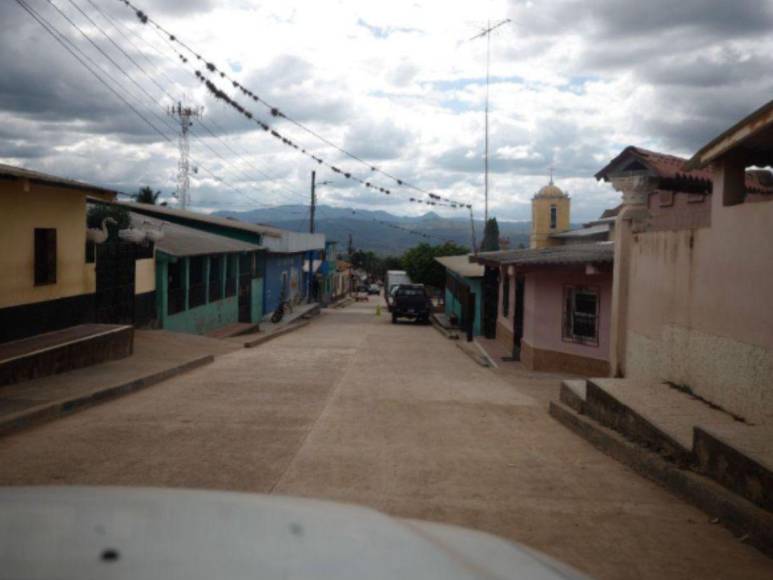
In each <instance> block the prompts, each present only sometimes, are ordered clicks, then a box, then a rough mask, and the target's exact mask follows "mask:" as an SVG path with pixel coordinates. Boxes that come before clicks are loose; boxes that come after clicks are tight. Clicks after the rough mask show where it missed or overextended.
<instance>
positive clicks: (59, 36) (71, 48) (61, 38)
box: [16, 0, 264, 205]
mask: <svg viewBox="0 0 773 580" xmlns="http://www.w3.org/2000/svg"><path fill="white" fill-rule="evenodd" d="M16 1H17V3H18V4H19V5H20V6H22V8H24V9H25V10H26V11H27V12H28V13H29V14H30V15H31V16H33V18H35V20H36V21H37V22H38V23H39V24H41V26H43V27H44V29H45V30H46V31H47V32H48V33H49V34H51V35H52V36H53V37H54V38H55V39H56V40H57V41H58V42H59V43H60V44H62V46H64V47H65V48H66V49H67V50H68V52H70V54H72V55H73V56H74V57H75V58H76V59H77V60H78V61H79V62H80V63H81V65H83V66H84V67H85V68H86V69H87V70H88V71H89V72H90V73H91V74H92V75H94V76H95V77H96V78H97V79H98V80H99V81H100V82H101V83H102V84H103V85H105V86H106V87H107V88H108V89H109V90H110V91H111V92H112V93H113V94H114V95H116V96H117V97H118V98H119V99H120V100H121V101H122V102H123V103H124V104H126V105H127V106H128V107H129V108H130V109H131V110H132V111H133V112H134V113H135V114H137V115H138V116H139V117H140V118H141V119H142V120H143V121H144V122H146V123H147V124H149V125H150V126H151V127H152V128H153V129H154V131H155V132H156V133H158V134H159V135H160V136H161V137H162V138H163V139H164V140H165V141H167V142H172V141H173V139H172V138H170V137H169V136H168V135H166V134H165V133H164V132H163V131H162V130H160V129H159V128H158V127H157V126H156V125H154V124H153V123H152V122H151V121H149V120H148V119H147V118H146V117H145V116H144V115H142V114H141V113H140V112H139V110H138V109H137V108H135V107H134V106H133V105H132V104H131V103H130V102H129V101H128V100H127V99H126V98H125V97H124V96H123V95H121V94H120V93H119V92H118V91H116V90H115V89H114V87H113V86H112V85H110V84H109V83H107V81H105V80H104V79H103V78H102V76H101V75H100V74H99V73H98V72H96V71H95V70H94V69H99V70H101V69H100V67H99V66H98V65H97V63H96V62H95V61H94V60H93V59H92V58H91V57H89V56H88V55H87V54H86V53H84V52H83V51H82V50H81V49H79V48H77V47H76V46H75V45H74V44H73V43H72V41H71V40H69V39H68V38H67V37H66V36H65V35H64V34H63V33H62V32H61V31H59V29H58V28H57V27H56V26H55V25H53V24H52V23H51V22H50V21H49V20H47V19H46V18H45V17H44V16H42V15H41V14H40V13H38V12H37V11H35V10H34V9H32V8H31V7H30V6H29V5H27V4H26V2H25V0H16ZM47 1H48V3H49V4H51V6H53V7H54V8H55V9H56V11H57V12H58V13H59V14H60V15H61V16H62V17H63V18H65V20H67V21H68V22H69V24H70V25H71V26H72V27H73V28H75V29H76V30H77V31H78V32H79V33H80V34H81V35H82V36H83V37H84V38H86V40H88V42H89V43H90V44H91V45H92V46H93V47H94V48H95V49H96V50H97V51H98V52H99V53H100V54H102V55H103V56H104V57H105V58H106V59H107V60H108V61H109V62H110V63H111V64H113V66H115V67H116V68H118V69H119V71H120V72H121V73H122V74H123V75H124V76H126V77H127V78H129V80H130V81H132V83H133V84H134V85H135V86H137V87H138V88H139V89H140V90H141V91H142V92H143V93H144V94H145V95H146V96H147V97H148V98H149V99H150V100H151V102H152V103H153V104H154V105H157V104H159V103H157V102H156V100H155V98H154V97H153V95H151V94H150V93H149V92H148V91H147V90H145V89H144V87H142V86H141V85H139V83H137V82H136V81H135V80H134V79H132V78H131V77H130V76H129V75H128V73H126V71H124V70H123V68H122V67H121V66H120V65H119V64H118V63H117V62H116V61H115V60H113V59H112V58H111V57H110V56H109V55H107V54H106V53H105V51H104V50H102V49H101V47H99V46H98V45H97V44H96V43H95V42H94V41H93V40H92V39H91V38H90V37H89V36H88V35H87V34H86V33H85V32H84V31H83V30H82V29H81V28H80V27H79V26H78V25H77V24H76V23H75V22H74V21H73V20H72V19H71V18H69V17H68V16H67V15H66V14H64V13H63V12H62V11H61V10H60V9H59V7H58V6H56V4H54V3H53V2H52V1H51V0H47ZM102 32H103V34H106V33H104V31H102ZM76 52H77V53H80V55H81V56H79V55H78V54H76ZM81 57H82V58H81ZM84 59H85V60H86V61H88V62H89V63H90V64H91V66H89V64H87V63H86V62H84ZM92 67H93V68H92ZM101 72H102V73H103V74H104V75H105V76H107V77H108V79H110V81H111V82H112V83H113V84H114V85H116V86H120V83H119V82H118V81H117V80H116V79H115V78H114V77H113V76H112V75H111V74H110V73H109V72H107V71H105V70H101ZM127 94H128V93H127ZM151 115H152V116H154V117H155V118H156V119H157V120H160V121H161V124H163V125H165V126H166V127H167V128H169V125H168V123H167V121H166V119H164V118H163V117H160V116H159V115H158V114H156V113H154V112H153V111H151ZM197 141H198V140H197ZM200 142H201V143H202V144H203V145H204V146H205V147H207V148H208V149H209V150H210V151H211V152H212V153H213V154H214V155H216V156H218V157H219V158H220V159H221V160H223V161H224V162H225V163H226V164H228V161H227V160H226V159H225V158H224V157H223V156H222V155H220V154H219V153H218V152H217V151H215V150H214V149H212V148H211V147H209V145H208V144H206V143H205V142H203V141H200ZM197 166H200V167H201V168H202V169H203V170H204V171H205V172H206V173H208V174H209V175H211V176H212V177H213V178H214V179H215V180H216V181H217V182H219V183H222V184H223V185H225V186H226V187H228V188H229V189H231V190H233V191H235V192H237V193H239V194H240V195H242V196H243V197H245V198H246V199H247V200H249V201H252V202H253V203H256V204H258V205H264V204H262V203H261V202H258V201H257V200H255V199H254V198H252V197H251V196H249V195H247V194H246V193H244V192H243V191H241V190H240V189H239V188H237V187H236V186H234V185H232V184H230V183H229V182H228V181H227V180H225V179H223V178H222V177H220V176H218V175H216V174H215V173H214V172H212V171H210V170H209V169H208V168H207V167H205V166H204V165H202V164H200V163H197ZM249 179H250V180H251V178H249Z"/></svg>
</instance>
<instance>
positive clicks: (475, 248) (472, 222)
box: [470, 206, 478, 256]
mask: <svg viewBox="0 0 773 580" xmlns="http://www.w3.org/2000/svg"><path fill="white" fill-rule="evenodd" d="M470 237H471V238H472V253H473V254H475V255H476V256H477V255H478V240H476V239H475V218H474V217H473V215H472V206H470Z"/></svg>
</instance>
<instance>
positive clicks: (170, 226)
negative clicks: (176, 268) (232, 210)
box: [129, 212, 263, 257]
mask: <svg viewBox="0 0 773 580" xmlns="http://www.w3.org/2000/svg"><path fill="white" fill-rule="evenodd" d="M129 216H130V217H131V224H132V227H134V228H137V229H144V230H148V229H151V230H161V231H162V232H163V233H164V237H162V238H161V239H160V240H159V241H158V242H156V249H157V250H159V251H161V252H164V253H165V254H169V255H170V256H177V257H183V256H201V255H204V254H228V253H232V252H253V251H255V250H262V249H263V248H262V247H261V246H256V245H255V244H248V243H247V242H241V241H239V240H234V239H233V238H228V237H226V236H218V235H217V234H210V233H209V232H204V231H202V230H197V229H196V228H189V227H186V226H181V225H180V224H175V223H172V222H168V221H165V220H160V219H157V218H154V217H151V216H147V215H143V214H139V213H136V212H129Z"/></svg>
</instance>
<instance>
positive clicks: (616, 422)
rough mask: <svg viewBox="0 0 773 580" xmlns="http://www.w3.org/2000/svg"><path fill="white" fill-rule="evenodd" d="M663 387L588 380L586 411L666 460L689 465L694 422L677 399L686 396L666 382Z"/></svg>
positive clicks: (620, 381)
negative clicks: (681, 407)
mask: <svg viewBox="0 0 773 580" xmlns="http://www.w3.org/2000/svg"><path fill="white" fill-rule="evenodd" d="M661 387H662V388H657V387H654V386H652V385H647V384H644V383H636V382H633V381H628V380H626V379H589V380H588V387H587V393H586V401H585V407H584V409H585V413H586V414H587V415H588V416H589V417H591V418H592V419H594V420H596V421H598V422H599V423H601V424H602V425H604V426H605V427H609V428H610V429H614V430H615V431H617V432H618V433H621V434H622V435H623V436H625V437H626V438H627V439H629V440H631V441H634V442H636V443H638V444H639V445H642V446H644V447H648V448H650V449H652V450H654V451H656V452H658V453H660V454H661V456H663V457H664V458H665V459H667V460H670V461H674V462H676V463H678V464H680V465H682V466H687V465H689V464H690V463H691V461H692V427H693V423H692V422H691V421H690V418H689V414H685V413H684V411H683V410H682V409H680V408H679V405H677V404H676V401H675V400H674V399H675V398H676V397H678V396H684V395H683V394H681V393H678V392H676V391H674V390H673V389H671V388H670V387H668V386H667V385H662V386H661ZM669 391H674V392H669ZM674 413H676V414H674Z"/></svg>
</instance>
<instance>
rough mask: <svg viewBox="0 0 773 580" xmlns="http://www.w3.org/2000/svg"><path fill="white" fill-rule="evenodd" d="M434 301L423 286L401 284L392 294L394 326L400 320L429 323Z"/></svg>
mask: <svg viewBox="0 0 773 580" xmlns="http://www.w3.org/2000/svg"><path fill="white" fill-rule="evenodd" d="M431 312H432V300H431V299H430V297H429V295H428V294H427V291H426V289H425V288H424V285H423V284H400V285H399V286H398V287H397V288H395V289H394V292H393V294H392V324H395V323H397V319H398V318H412V319H413V320H416V321H418V322H425V323H426V322H429V315H430V313H431Z"/></svg>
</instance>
